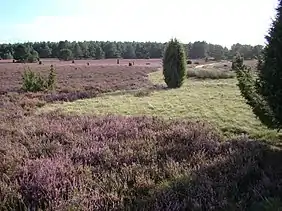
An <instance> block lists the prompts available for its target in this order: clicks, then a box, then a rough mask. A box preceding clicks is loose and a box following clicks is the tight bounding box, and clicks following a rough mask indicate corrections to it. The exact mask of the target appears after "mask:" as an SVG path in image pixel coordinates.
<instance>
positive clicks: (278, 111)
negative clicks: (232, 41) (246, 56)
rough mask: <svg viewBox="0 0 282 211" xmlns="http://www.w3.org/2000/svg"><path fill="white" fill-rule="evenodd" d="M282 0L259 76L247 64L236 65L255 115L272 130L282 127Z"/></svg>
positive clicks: (241, 85) (242, 89)
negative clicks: (238, 66)
mask: <svg viewBox="0 0 282 211" xmlns="http://www.w3.org/2000/svg"><path fill="white" fill-rule="evenodd" d="M281 32H282V0H280V2H279V6H278V8H277V16H276V20H274V22H273V24H272V26H271V28H270V31H269V34H268V35H267V36H266V41H267V45H266V47H265V49H264V50H263V53H262V58H261V60H262V61H263V62H260V64H259V70H258V74H257V78H254V77H253V76H252V74H251V72H250V71H249V70H247V68H246V67H244V66H243V67H242V68H236V72H237V76H238V81H239V84H238V85H239V88H240V90H241V93H242V95H243V97H244V98H245V99H246V101H247V103H248V104H249V105H250V106H251V108H252V110H253V112H254V114H255V115H256V116H257V117H258V118H259V119H260V120H261V122H262V123H263V124H265V125H266V126H267V127H269V128H272V129H278V130H280V129H281V127H282V56H281V55H282V41H281Z"/></svg>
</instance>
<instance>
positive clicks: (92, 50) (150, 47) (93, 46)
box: [0, 40, 263, 61]
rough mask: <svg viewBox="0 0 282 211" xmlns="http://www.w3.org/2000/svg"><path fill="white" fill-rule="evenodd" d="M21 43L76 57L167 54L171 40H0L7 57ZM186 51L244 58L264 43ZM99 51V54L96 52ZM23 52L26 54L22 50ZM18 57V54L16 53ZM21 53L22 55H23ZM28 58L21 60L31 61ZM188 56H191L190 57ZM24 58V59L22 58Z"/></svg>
mask: <svg viewBox="0 0 282 211" xmlns="http://www.w3.org/2000/svg"><path fill="white" fill-rule="evenodd" d="M18 45H23V46H25V48H26V50H27V52H26V53H27V54H28V53H31V50H32V49H34V50H35V51H37V52H38V54H39V57H40V58H60V51H61V50H62V49H70V50H71V51H72V53H73V57H74V58H84V59H86V58H96V59H102V58H105V57H106V58H120V57H122V58H137V59H146V58H163V55H164V51H165V48H166V45H167V43H160V42H109V41H107V42H104V41H83V42H70V41H67V40H65V41H60V42H34V43H31V42H29V43H22V44H0V57H1V58H5V56H4V54H7V53H10V54H11V55H12V56H13V57H14V56H15V54H17V51H18V50H19V49H16V48H17V47H18ZM184 48H185V53H186V55H189V57H190V58H189V59H203V58H205V57H213V58H215V59H216V60H220V59H223V58H228V59H232V58H233V56H234V55H235V54H236V52H239V53H240V54H241V55H242V56H244V59H251V58H257V57H258V56H259V55H260V54H261V52H262V49H263V46H261V45H256V46H251V45H241V44H238V43H237V44H235V45H232V47H231V49H228V48H226V47H224V46H221V45H214V44H211V43H207V42H205V41H196V42H194V43H191V42H190V43H188V44H184ZM96 51H97V52H98V54H97V55H96ZM22 56H23V54H22ZM16 57H17V56H16ZM20 57H21V56H20ZM26 59H27V57H26V58H24V59H23V60H21V61H27V60H26ZM187 59H188V58H187ZM18 60H19V61H20V59H18Z"/></svg>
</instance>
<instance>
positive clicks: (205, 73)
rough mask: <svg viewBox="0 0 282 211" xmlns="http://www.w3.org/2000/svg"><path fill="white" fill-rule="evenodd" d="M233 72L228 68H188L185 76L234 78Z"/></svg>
mask: <svg viewBox="0 0 282 211" xmlns="http://www.w3.org/2000/svg"><path fill="white" fill-rule="evenodd" d="M235 76H236V74H235V72H231V71H229V70H217V69H200V68H199V69H189V70H188V71H187V77H193V78H199V79H227V78H234V77H235Z"/></svg>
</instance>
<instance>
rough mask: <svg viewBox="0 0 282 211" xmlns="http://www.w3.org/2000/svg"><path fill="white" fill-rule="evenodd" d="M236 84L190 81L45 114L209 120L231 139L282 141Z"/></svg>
mask: <svg viewBox="0 0 282 211" xmlns="http://www.w3.org/2000/svg"><path fill="white" fill-rule="evenodd" d="M149 78H150V80H151V81H152V82H153V83H154V84H163V83H164V82H163V78H162V73H161V72H160V71H158V72H155V73H152V74H150V75H149ZM236 83H237V81H236V79H219V80H196V79H186V81H185V83H184V85H183V86H182V87H181V88H179V89H171V90H158V91H153V92H150V93H149V94H148V95H145V96H140V97H138V96H136V94H133V93H127V92H116V93H110V94H104V95H102V96H100V97H97V98H93V99H84V100H77V101H75V102H68V103H63V104H51V105H47V106H45V107H43V111H50V110H56V109H60V110H62V112H66V113H80V114H93V115H107V114H118V115H152V116H161V117H164V118H167V119H169V118H182V119H190V120H191V119H192V120H206V121H209V122H210V123H212V124H213V125H215V126H216V127H217V128H219V129H220V130H221V131H222V132H223V134H224V135H225V136H226V137H228V138H230V137H233V136H238V135H241V134H248V135H250V136H251V137H253V138H259V139H267V140H274V139H276V138H278V136H279V134H277V133H276V131H271V130H268V129H267V128H266V127H264V126H263V125H261V123H260V122H259V121H258V120H257V119H256V118H255V116H254V115H253V113H252V111H251V109H250V108H249V107H248V105H246V104H245V102H244V100H243V98H242V97H241V96H240V91H239V89H238V87H237V86H236ZM41 111H42V110H41Z"/></svg>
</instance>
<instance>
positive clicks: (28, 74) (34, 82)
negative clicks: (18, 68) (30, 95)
mask: <svg viewBox="0 0 282 211" xmlns="http://www.w3.org/2000/svg"><path fill="white" fill-rule="evenodd" d="M22 79H23V85H22V88H23V90H24V91H27V92H38V91H43V90H44V89H45V81H44V80H43V78H42V76H41V75H40V74H36V73H35V72H33V71H31V69H30V68H28V70H25V71H24V74H23V78H22Z"/></svg>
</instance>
